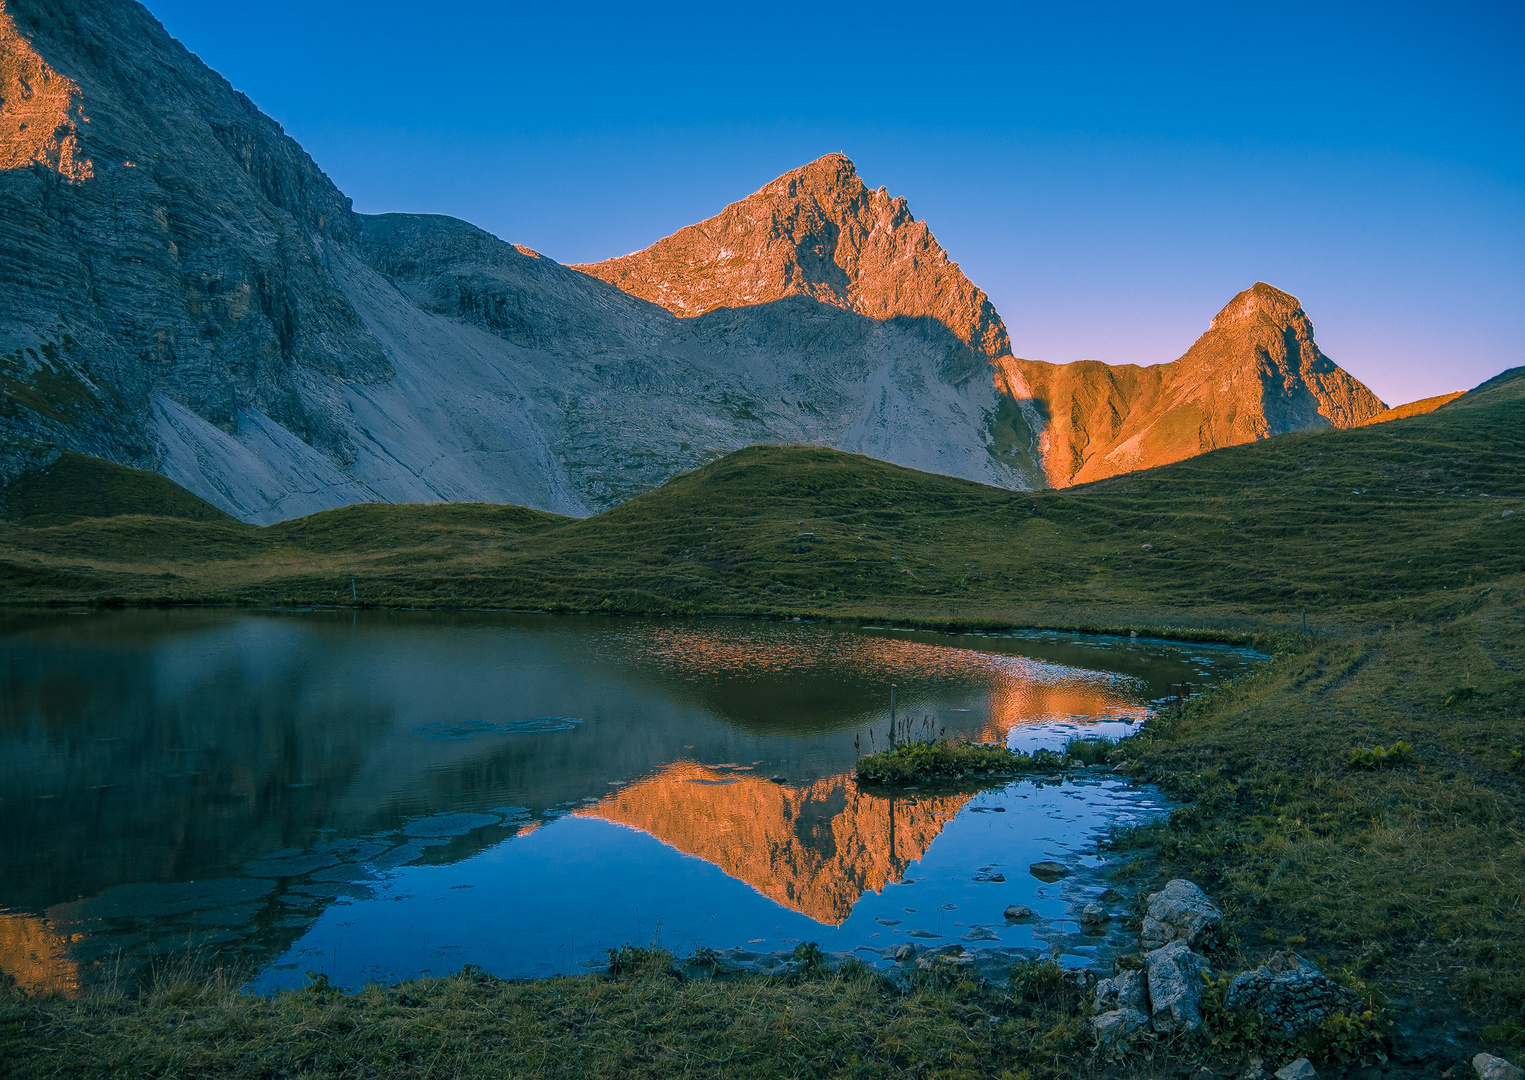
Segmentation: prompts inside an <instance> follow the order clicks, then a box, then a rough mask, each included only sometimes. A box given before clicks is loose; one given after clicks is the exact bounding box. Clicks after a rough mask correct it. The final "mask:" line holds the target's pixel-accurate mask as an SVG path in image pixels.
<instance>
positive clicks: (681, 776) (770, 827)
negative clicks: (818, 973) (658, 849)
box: [577, 761, 973, 926]
mask: <svg viewBox="0 0 1525 1080" xmlns="http://www.w3.org/2000/svg"><path fill="white" fill-rule="evenodd" d="M971 798H973V796H972V795H969V794H958V795H948V796H938V797H929V796H920V797H916V798H907V797H901V798H897V799H894V800H891V799H887V798H880V797H876V796H872V795H867V794H864V793H863V792H861V791H859V790H858V786H857V784H856V783H855V782H854V781H853V779H852V778H851V777H850V776H846V775H842V776H833V777H829V778H827V779H825V780H818V781H816V782H814V783H812V784H808V785H785V784H775V783H773V782H772V781H771V780H767V779H764V778H763V777H759V776H752V775H748V774H744V773H737V772H735V771H731V770H725V769H715V768H710V767H708V766H705V765H700V764H698V763H696V762H691V761H679V762H675V763H674V764H672V765H669V766H667V767H666V768H665V769H663V770H662V771H661V772H659V773H657V774H656V775H655V776H651V777H648V778H647V779H645V780H640V781H637V782H636V783H633V784H631V785H630V786H629V787H626V788H624V789H623V790H621V791H619V792H617V793H616V794H614V795H611V796H609V797H608V798H606V799H604V800H603V801H602V802H600V803H598V804H596V805H594V806H590V807H587V808H586V809H584V810H580V811H577V813H578V814H580V815H582V816H585V817H597V818H602V819H604V820H605V821H612V822H616V823H618V824H621V825H628V826H630V827H631V828H634V829H639V830H641V831H642V832H645V833H649V834H650V835H652V836H654V837H656V838H657V839H658V840H661V841H662V842H663V843H666V844H669V845H671V846H672V847H675V848H677V849H678V850H679V851H682V852H684V853H686V854H689V855H694V856H696V857H698V858H701V859H704V860H705V861H706V862H710V863H713V864H714V865H715V866H718V867H719V868H720V869H721V870H723V871H725V872H726V873H727V874H729V875H730V876H731V877H734V878H739V879H740V880H742V881H745V882H746V883H747V884H748V885H751V886H752V887H753V888H754V889H756V890H757V891H758V892H760V893H762V894H763V895H764V896H767V897H769V898H771V899H773V900H776V901H777V902H778V903H780V904H783V905H784V906H785V907H789V908H793V909H794V910H795V911H798V912H800V913H802V914H804V915H808V916H809V917H810V918H812V919H814V920H816V921H817V922H820V923H826V924H828V925H832V926H835V925H838V924H840V923H841V922H842V921H843V920H845V919H846V918H847V916H848V915H849V914H851V912H852V909H853V905H854V904H855V903H857V901H858V898H859V897H860V896H862V895H863V894H864V893H865V892H867V891H870V890H872V891H874V892H878V891H879V890H881V889H883V888H884V886H885V885H887V884H889V883H890V882H892V881H897V880H899V878H900V877H901V875H902V874H903V873H904V872H905V868H906V866H907V865H909V864H910V863H912V862H915V861H916V860H917V859H919V858H921V857H922V855H923V854H925V853H926V850H927V848H929V847H930V846H931V845H932V841H933V840H935V839H936V838H937V835H938V834H939V833H940V832H942V829H943V826H944V825H946V824H947V823H948V822H949V821H952V820H953V818H954V816H955V815H956V814H957V813H958V812H959V810H960V809H962V808H963V806H964V804H965V803H967V802H968V801H969V800H970V799H971Z"/></svg>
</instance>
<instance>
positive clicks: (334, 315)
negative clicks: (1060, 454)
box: [0, 0, 1042, 522]
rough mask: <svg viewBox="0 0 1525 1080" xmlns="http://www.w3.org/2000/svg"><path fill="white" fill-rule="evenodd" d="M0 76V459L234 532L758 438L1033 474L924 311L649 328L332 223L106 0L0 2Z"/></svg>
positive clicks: (254, 125)
mask: <svg viewBox="0 0 1525 1080" xmlns="http://www.w3.org/2000/svg"><path fill="white" fill-rule="evenodd" d="M23 86H25V87H28V88H30V87H33V86H35V87H37V88H39V89H38V91H37V92H36V93H34V94H33V96H32V97H26V95H25V93H24V92H23V91H22V89H21V88H22V87H23ZM0 93H3V94H4V95H5V96H4V102H5V104H4V105H3V107H0V477H9V476H15V475H18V474H20V473H23V472H26V471H29V470H31V469H35V468H37V467H39V466H41V465H44V464H46V463H48V462H49V461H51V460H52V459H53V458H54V457H56V454H57V452H58V450H59V449H68V450H75V451H79V452H82V453H88V454H92V455H96V456H100V457H105V458H108V459H110V460H113V461H117V462H119V463H122V464H124V465H131V466H135V467H142V468H149V469H152V470H154V471H157V472H160V473H162V474H164V475H165V476H168V477H170V478H171V479H174V480H175V481H177V482H178V483H181V484H182V485H184V486H185V487H186V488H188V489H189V490H191V491H193V492H195V493H196V494H197V495H199V496H201V497H202V498H204V499H206V500H207V501H209V502H211V503H213V504H214V505H216V506H217V507H219V508H220V509H222V510H224V511H226V512H228V513H230V514H233V515H235V516H237V517H239V518H241V519H243V520H246V521H251V522H270V521H276V520H282V519H286V518H291V517H295V516H300V515H302V514H307V513H311V512H313V511H316V510H320V509H324V508H327V507H334V506H339V505H345V504H350V503H358V502H375V501H381V502H429V501H438V500H447V501H480V500H490V501H497V502H509V503H519V504H524V505H528V506H533V507H537V508H540V509H545V510H551V511H556V512H559V513H569V514H587V513H591V512H594V511H597V510H599V509H601V508H603V507H607V506H609V505H612V504H614V503H617V502H619V501H621V500H623V499H627V498H629V497H630V496H631V495H633V494H636V493H637V492H640V491H644V490H649V489H651V488H653V487H655V486H657V485H659V484H660V483H662V482H663V481H664V480H666V479H668V478H669V477H671V476H672V475H673V474H675V473H677V472H680V471H683V470H685V469H692V468H694V467H695V466H697V465H700V464H702V463H703V462H705V461H709V460H713V459H714V458H716V457H718V456H720V455H722V454H724V453H726V452H728V451H731V450H734V449H737V448H739V447H742V446H746V445H749V444H753V443H758V442H769V441H779V442H788V441H804V442H811V443H820V444H827V445H832V446H836V447H840V448H842V449H846V450H852V451H858V452H863V453H869V454H873V455H875V456H878V457H882V458H885V459H888V460H895V461H901V462H903V463H905V464H907V465H914V466H916V467H918V468H924V469H932V470H937V471H941V472H946V473H952V474H957V475H962V476H967V477H970V478H972V479H977V480H980V481H984V482H989V483H995V484H1002V485H1006V486H1010V487H1029V486H1032V485H1034V484H1038V483H1041V480H1042V478H1041V472H1040V471H1039V470H1038V469H1037V467H1036V465H1035V463H1034V462H1033V461H1032V460H1031V454H1030V453H1027V452H1025V451H1024V450H1023V449H1022V448H1023V447H1026V446H1028V445H1030V443H1031V439H1030V438H1027V437H1026V435H1025V434H1024V435H1022V436H1021V437H1016V436H1012V435H1011V434H1010V432H1009V431H1008V429H1009V428H1010V427H1011V424H1010V423H1005V424H1004V426H1001V425H1000V423H999V416H1000V413H1001V409H1002V404H1001V397H1000V394H999V393H998V392H997V390H996V389H995V387H994V386H993V385H992V383H991V381H990V379H989V376H988V370H987V368H986V366H985V361H984V358H983V356H982V355H981V354H980V353H979V352H977V351H976V350H975V349H973V348H971V347H970V345H969V344H968V343H967V342H966V341H965V340H961V339H960V337H959V336H958V334H956V333H955V332H953V331H951V330H950V329H948V328H947V326H945V325H944V323H943V322H942V321H940V320H939V319H938V318H934V317H932V315H929V314H922V313H920V311H919V310H907V311H902V312H899V313H898V314H897V313H896V312H894V311H891V310H890V307H892V306H893V305H888V306H887V305H886V304H885V303H880V304H879V305H878V306H877V307H874V306H873V305H872V304H869V305H868V306H869V307H871V308H872V309H873V312H872V315H869V314H864V313H862V312H859V311H855V310H847V309H844V308H841V307H839V306H836V305H834V304H830V303H823V302H821V300H820V299H818V298H816V297H814V296H812V295H807V294H805V293H799V294H784V293H780V294H779V295H778V296H777V297H769V298H767V299H771V301H772V302H769V303H762V304H757V305H753V306H750V307H747V308H745V309H743V310H730V311H714V312H711V313H709V314H708V315H706V316H704V317H703V318H700V319H678V318H675V317H674V316H673V315H672V314H670V313H669V312H667V311H665V310H663V309H662V308H661V307H658V306H656V305H654V304H651V303H648V302H646V301H644V300H640V299H638V298H636V297H633V296H630V295H629V294H627V293H624V292H621V291H619V290H617V289H615V288H613V287H611V286H609V285H607V284H605V283H603V282H600V281H598V280H597V279H595V278H592V277H590V276H588V275H586V274H582V273H579V272H577V271H575V270H571V269H569V268H567V267H564V266H561V265H559V264H557V263H556V262H555V261H554V260H551V259H548V258H545V257H542V256H539V255H537V254H536V253H534V252H531V251H528V250H527V249H524V248H520V247H517V246H515V245H512V244H506V243H503V242H502V241H500V240H498V239H497V238H496V237H493V236H491V235H489V234H487V233H485V232H483V231H482V230H480V229H476V228H474V227H472V226H470V225H467V224H466V223H464V222H460V221H455V220H453V219H449V218H442V217H431V216H426V215H383V216H380V217H374V218H367V217H363V216H360V215H356V214H354V213H352V211H351V209H350V204H349V201H348V200H347V199H346V198H345V197H344V196H343V195H342V194H341V193H340V192H339V191H338V190H337V189H336V188H335V187H334V186H333V184H332V183H331V182H330V181H329V180H328V178H327V177H326V176H324V175H323V173H322V171H321V170H319V169H318V167H317V166H316V165H315V164H314V163H313V162H312V160H311V159H310V158H309V157H308V156H307V155H306V154H305V153H303V151H302V150H301V148H300V147H298V146H297V145H296V144H295V143H294V142H293V141H292V140H291V139H290V138H288V137H287V136H286V135H285V134H284V133H283V132H282V131H281V129H280V127H279V126H278V125H277V124H275V123H274V121H272V120H270V119H269V118H268V117H266V116H264V115H263V114H261V113H260V112H259V111H258V110H257V109H256V108H255V107H254V106H253V105H252V104H251V103H250V102H249V100H248V99H247V98H245V97H244V96H243V95H241V94H239V93H237V92H236V91H235V90H233V89H232V87H230V86H229V85H228V84H227V82H226V81H225V80H223V79H222V78H221V77H220V76H218V75H217V74H216V73H215V72H212V71H210V70H209V69H207V68H206V67H205V65H203V64H202V63H201V62H200V61H199V60H197V59H196V58H195V57H194V56H192V55H191V54H190V53H189V52H187V51H186V50H185V49H184V47H182V46H181V45H180V44H179V43H177V42H175V41H174V40H173V39H171V38H170V37H169V35H168V34H166V33H165V31H164V29H163V28H162V27H161V26H160V25H159V24H158V23H157V22H156V21H155V20H154V19H153V18H152V16H151V15H149V13H148V12H147V11H145V10H144V9H143V8H142V7H141V6H140V5H139V4H137V3H134V2H132V0H92V2H89V3H86V2H84V0H0ZM39 124H41V125H44V126H45V128H46V132H47V133H46V134H44V132H43V128H40V127H39V126H38V125H39ZM875 198H876V199H878V201H879V202H885V199H886V198H887V197H885V198H879V197H878V196H876V197H875ZM891 202H892V200H891ZM876 205H877V203H876ZM897 205H898V204H897ZM885 206H886V207H888V209H886V213H890V214H891V216H892V217H893V216H894V214H897V213H900V211H897V210H895V209H894V207H893V206H890V205H889V203H888V202H885ZM902 216H903V215H902ZM913 224H914V223H913ZM897 229H898V230H899V231H898V232H897V234H896V235H897V236H899V237H902V239H903V240H904V242H905V243H906V244H909V245H910V247H909V248H907V250H912V249H914V248H915V243H914V241H915V237H916V236H918V235H923V234H924V233H925V230H924V228H921V227H920V226H917V227H916V228H911V227H910V226H909V225H904V223H902V224H901V225H898V226H897ZM918 229H920V232H918V231H917V230H918ZM897 242H900V241H897ZM933 246H934V247H935V245H933ZM928 250H929V251H930V250H931V249H930V248H929V249H928ZM913 253H914V252H913ZM929 257H930V256H929ZM933 261H934V262H935V261H936V260H935V259H934V260H933ZM945 261H946V260H944V262H945ZM955 272H956V271H955ZM916 280H919V279H916V275H914V274H912V275H911V276H910V277H907V278H905V281H904V284H905V287H906V288H908V289H909V288H911V287H912V286H913V285H915V284H916ZM966 284H967V283H966ZM918 287H919V286H918ZM971 288H972V287H971ZM975 292H977V290H976V291H975ZM865 295H869V294H865ZM970 295H971V296H973V295H974V294H973V293H971V294H970ZM970 302H971V303H973V301H972V300H971V301H970ZM980 303H983V304H984V308H982V309H980V310H987V309H988V302H985V301H983V300H981V301H980ZM975 308H979V304H975ZM881 315H893V316H895V317H880V316H881ZM998 427H999V428H1000V432H1001V433H1002V434H1001V437H1000V438H999V439H998V438H997V428H998ZM998 443H999V445H997V444H998Z"/></svg>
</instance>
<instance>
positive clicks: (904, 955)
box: [890, 945, 916, 963]
mask: <svg viewBox="0 0 1525 1080" xmlns="http://www.w3.org/2000/svg"><path fill="white" fill-rule="evenodd" d="M890 958H891V959H892V960H894V961H896V962H897V963H904V962H905V961H907V960H915V959H916V946H915V945H897V946H895V949H894V951H893V952H891V953H890Z"/></svg>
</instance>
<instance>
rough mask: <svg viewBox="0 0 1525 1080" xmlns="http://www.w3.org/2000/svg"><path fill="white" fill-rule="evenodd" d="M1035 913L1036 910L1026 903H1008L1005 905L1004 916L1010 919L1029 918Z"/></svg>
mask: <svg viewBox="0 0 1525 1080" xmlns="http://www.w3.org/2000/svg"><path fill="white" fill-rule="evenodd" d="M1036 914H1037V912H1035V911H1034V910H1033V909H1032V908H1030V907H1028V906H1027V905H1026V904H1008V905H1007V907H1006V917H1007V918H1008V919H1012V920H1017V919H1031V918H1033V917H1034V916H1035V915H1036Z"/></svg>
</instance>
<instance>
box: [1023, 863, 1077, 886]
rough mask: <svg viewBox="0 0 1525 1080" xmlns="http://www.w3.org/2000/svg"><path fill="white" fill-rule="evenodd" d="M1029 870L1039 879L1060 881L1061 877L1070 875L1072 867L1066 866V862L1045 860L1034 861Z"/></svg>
mask: <svg viewBox="0 0 1525 1080" xmlns="http://www.w3.org/2000/svg"><path fill="white" fill-rule="evenodd" d="M1027 872H1028V873H1029V874H1031V875H1032V876H1033V877H1035V878H1037V879H1038V880H1039V881H1058V880H1059V879H1060V878H1062V877H1067V876H1068V875H1069V872H1070V868H1069V867H1068V866H1065V865H1064V863H1058V862H1053V861H1051V860H1044V861H1043V862H1035V863H1033V864H1032V865H1031V866H1029V867H1028V868H1027Z"/></svg>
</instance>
